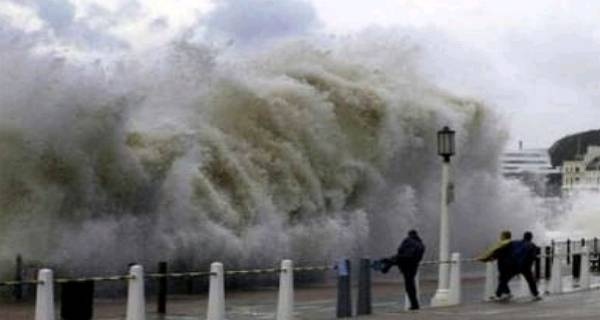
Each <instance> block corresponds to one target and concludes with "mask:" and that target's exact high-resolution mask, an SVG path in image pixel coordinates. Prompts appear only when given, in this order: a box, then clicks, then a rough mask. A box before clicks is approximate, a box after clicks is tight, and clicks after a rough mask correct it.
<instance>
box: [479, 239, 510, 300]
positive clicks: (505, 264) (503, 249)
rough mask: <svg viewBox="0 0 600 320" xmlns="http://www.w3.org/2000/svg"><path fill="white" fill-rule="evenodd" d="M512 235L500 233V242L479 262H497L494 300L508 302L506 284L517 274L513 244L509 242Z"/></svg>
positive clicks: (508, 289) (508, 291)
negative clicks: (496, 282) (496, 285)
mask: <svg viewBox="0 0 600 320" xmlns="http://www.w3.org/2000/svg"><path fill="white" fill-rule="evenodd" d="M511 237H512V234H511V233H510V231H508V230H505V231H502V233H500V241H498V242H497V243H496V244H494V245H493V246H492V247H490V248H489V249H488V250H487V251H486V252H485V253H484V254H483V255H482V256H480V257H479V258H478V260H479V261H482V262H489V261H493V260H497V261H498V288H497V289H496V298H498V299H500V300H508V299H510V298H511V297H512V295H511V293H510V288H509V287H508V282H509V281H510V279H512V277H514V276H515V275H516V274H517V273H518V268H517V263H516V261H515V258H514V254H513V252H514V250H513V246H514V243H513V242H512V241H511Z"/></svg>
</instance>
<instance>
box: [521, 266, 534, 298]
mask: <svg viewBox="0 0 600 320" xmlns="http://www.w3.org/2000/svg"><path fill="white" fill-rule="evenodd" d="M520 273H521V274H522V275H523V277H524V278H525V280H526V281H527V285H528V286H529V291H530V292H531V294H532V295H534V296H537V295H538V294H539V292H538V289H537V283H536V282H535V279H534V278H533V273H532V272H531V266H530V267H529V268H524V269H523V270H521V271H520Z"/></svg>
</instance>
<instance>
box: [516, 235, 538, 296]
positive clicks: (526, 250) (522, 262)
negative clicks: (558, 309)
mask: <svg viewBox="0 0 600 320" xmlns="http://www.w3.org/2000/svg"><path fill="white" fill-rule="evenodd" d="M532 239H533V234H532V233H531V232H529V231H527V232H525V233H524V234H523V240H520V241H514V243H513V254H514V257H515V260H516V266H517V273H518V274H519V273H520V274H521V275H523V277H524V278H525V280H526V281H527V284H528V285H529V291H530V292H531V294H532V295H533V299H534V300H540V299H541V298H540V296H539V292H538V289H537V284H536V282H535V279H534V278H533V273H532V271H531V270H532V267H533V263H534V261H535V258H536V256H537V254H538V252H539V248H538V246H536V245H535V243H533V241H532Z"/></svg>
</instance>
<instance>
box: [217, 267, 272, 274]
mask: <svg viewBox="0 0 600 320" xmlns="http://www.w3.org/2000/svg"><path fill="white" fill-rule="evenodd" d="M281 271H282V270H281V269H277V268H273V269H251V270H229V271H225V272H223V273H224V274H225V275H246V274H268V273H278V272H281Z"/></svg>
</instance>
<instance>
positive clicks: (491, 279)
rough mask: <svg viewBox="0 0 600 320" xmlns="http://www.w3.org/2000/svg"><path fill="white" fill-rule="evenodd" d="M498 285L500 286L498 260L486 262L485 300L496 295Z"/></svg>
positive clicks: (490, 299)
mask: <svg viewBox="0 0 600 320" xmlns="http://www.w3.org/2000/svg"><path fill="white" fill-rule="evenodd" d="M496 287H498V267H497V262H496V261H493V262H487V263H486V264H485V288H484V290H483V301H492V300H493V299H494V298H495V297H496Z"/></svg>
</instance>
